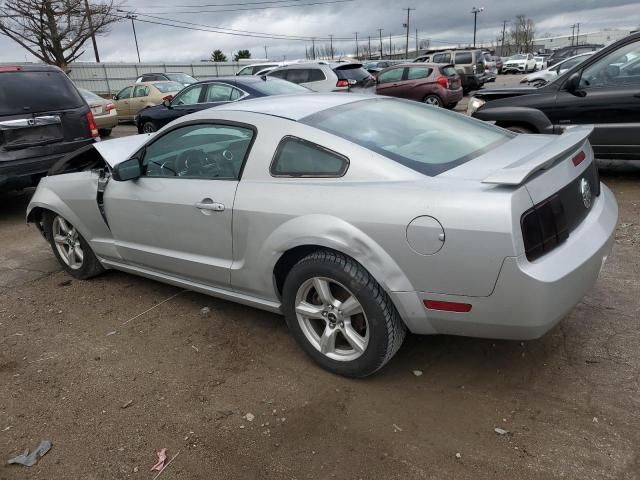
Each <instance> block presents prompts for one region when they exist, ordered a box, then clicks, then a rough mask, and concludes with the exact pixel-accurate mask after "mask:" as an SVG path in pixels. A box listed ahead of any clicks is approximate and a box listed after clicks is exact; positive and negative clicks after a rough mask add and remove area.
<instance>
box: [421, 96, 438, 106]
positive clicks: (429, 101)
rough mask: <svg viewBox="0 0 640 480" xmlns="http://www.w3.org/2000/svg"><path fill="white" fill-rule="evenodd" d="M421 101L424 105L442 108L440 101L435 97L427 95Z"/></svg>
mask: <svg viewBox="0 0 640 480" xmlns="http://www.w3.org/2000/svg"><path fill="white" fill-rule="evenodd" d="M422 101H423V102H424V103H426V104H427V105H433V106H434V107H442V106H443V102H442V100H441V99H440V97H439V96H437V95H427V96H426V97H424V100H422Z"/></svg>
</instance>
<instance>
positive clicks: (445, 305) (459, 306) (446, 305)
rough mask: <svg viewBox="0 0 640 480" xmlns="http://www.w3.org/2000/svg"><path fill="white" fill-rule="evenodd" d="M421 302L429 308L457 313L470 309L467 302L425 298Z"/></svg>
mask: <svg viewBox="0 0 640 480" xmlns="http://www.w3.org/2000/svg"><path fill="white" fill-rule="evenodd" d="M423 303H424V306H425V307H427V308H428V309H429V310H441V311H443V312H458V313H467V312H470V311H471V304H469V303H459V302H444V301H441V300H425V301H424V302H423Z"/></svg>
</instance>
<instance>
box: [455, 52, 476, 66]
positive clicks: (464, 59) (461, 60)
mask: <svg viewBox="0 0 640 480" xmlns="http://www.w3.org/2000/svg"><path fill="white" fill-rule="evenodd" d="M471 57H472V56H471V52H457V53H456V61H455V64H456V65H468V64H471V63H473V62H472V60H471Z"/></svg>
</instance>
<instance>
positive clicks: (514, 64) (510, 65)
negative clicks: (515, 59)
mask: <svg viewBox="0 0 640 480" xmlns="http://www.w3.org/2000/svg"><path fill="white" fill-rule="evenodd" d="M505 67H513V68H518V64H517V63H507V64H506V65H505Z"/></svg>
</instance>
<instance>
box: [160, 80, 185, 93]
mask: <svg viewBox="0 0 640 480" xmlns="http://www.w3.org/2000/svg"><path fill="white" fill-rule="evenodd" d="M153 86H154V87H156V88H157V89H158V90H159V91H160V93H169V92H179V91H180V90H182V89H183V88H184V85H182V84H181V83H178V82H162V83H154V84H153Z"/></svg>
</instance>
